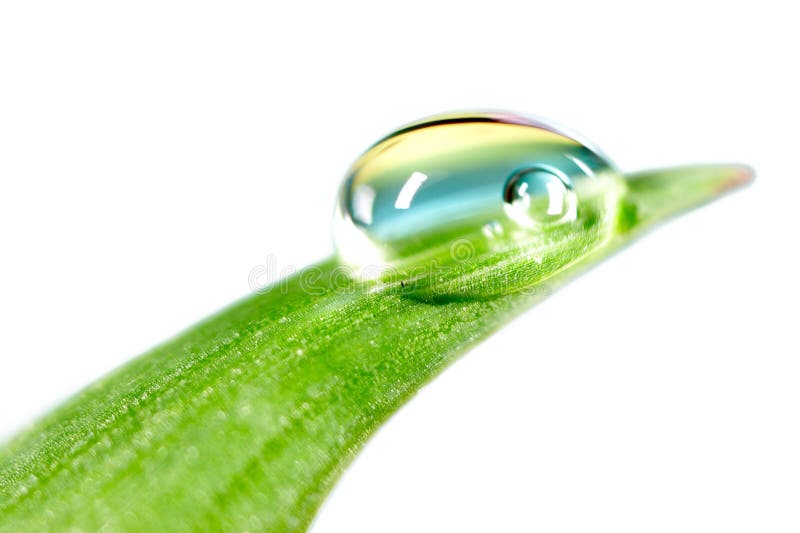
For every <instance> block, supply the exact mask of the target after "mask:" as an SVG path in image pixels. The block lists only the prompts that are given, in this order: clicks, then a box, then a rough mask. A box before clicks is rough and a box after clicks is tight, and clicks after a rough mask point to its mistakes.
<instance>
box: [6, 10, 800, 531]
mask: <svg viewBox="0 0 800 533" xmlns="http://www.w3.org/2000/svg"><path fill="white" fill-rule="evenodd" d="M734 4H735V5H734ZM782 6H786V7H782ZM791 10H792V8H791V7H790V3H788V2H781V3H778V2H769V1H762V2H738V3H737V2H707V3H703V2H698V1H693V2H686V3H682V2H668V3H659V4H658V5H650V3H645V2H631V3H628V4H626V3H622V2H591V3H589V2H587V3H586V4H576V3H571V2H547V3H531V2H525V3H519V4H515V5H511V4H506V3H504V2H498V1H492V2H481V3H477V4H474V5H471V4H468V3H466V2H459V3H453V4H447V5H445V4H439V3H435V2H431V1H428V2H422V3H416V2H397V3H391V4H389V3H379V2H372V3H368V4H365V5H364V6H356V5H350V4H346V3H343V2H327V3H325V4H320V5H313V4H310V3H306V2H295V3H290V2H275V3H266V2H254V3H239V2H218V3H210V2H186V3H178V2H132V3H131V2H128V3H110V2H96V3H85V2H53V3H52V4H49V5H46V4H41V3H38V2H4V3H3V4H2V7H0V237H1V239H2V240H1V241H0V242H1V243H2V248H0V250H1V251H0V328H1V329H0V435H2V436H3V437H8V436H9V435H10V434H11V433H12V432H14V431H15V430H17V429H18V428H20V427H21V426H22V425H23V424H24V423H25V422H27V421H29V420H30V419H32V418H33V417H35V416H36V415H38V414H41V413H42V412H44V411H46V410H47V409H49V408H51V407H52V406H53V405H54V404H56V403H57V402H59V401H61V400H63V399H64V398H65V397H67V396H68V395H70V394H71V393H73V392H74V391H76V390H77V389H79V388H81V387H82V386H84V385H86V384H87V383H89V382H90V381H92V380H94V379H95V378H97V377H98V376H100V375H102V374H103V373H105V372H107V371H109V370H110V369H112V368H114V367H116V366H118V365H120V364H121V363H123V362H124V361H127V360H128V359H130V358H131V357H133V356H135V355H137V354H138V353H140V352H142V351H144V350H145V349H147V348H149V347H151V346H152V345H154V344H156V343H158V342H160V341H162V340H164V339H166V338H168V337H169V336H171V335H173V334H175V333H176V332H178V331H179V330H181V329H182V328H184V327H186V326H188V325H190V324H192V323H193V322H195V321H196V320H198V319H200V318H202V317H204V316H206V315H207V314H209V313H210V312H213V311H215V310H217V309H219V308H220V307H222V306H224V305H226V304H228V303H229V302H231V301H233V300H235V299H237V298H239V297H241V296H243V295H245V294H247V293H248V290H249V289H248V274H249V273H250V271H251V270H252V269H253V268H254V267H256V266H257V265H259V264H264V262H265V261H266V258H267V256H268V254H273V256H274V257H276V258H277V261H278V266H279V267H283V266H290V265H293V266H302V265H305V264H308V263H309V262H312V261H314V260H316V259H319V258H322V257H324V256H326V255H328V254H329V253H330V251H331V245H330V235H329V227H330V215H331V211H332V205H333V198H334V195H335V191H336V188H337V186H338V181H339V179H340V177H341V175H342V173H343V172H344V170H345V169H346V167H347V165H348V164H349V163H350V161H351V160H352V159H353V158H355V157H356V156H357V155H358V154H359V153H360V152H361V151H362V150H363V149H364V148H365V147H366V146H368V145H369V144H370V143H371V142H373V141H374V140H375V139H376V138H377V137H378V136H380V135H382V134H384V133H386V132H387V131H388V130H390V129H392V128H393V127H395V126H397V125H399V124H401V123H403V122H407V121H409V120H413V119H416V118H419V117H421V116H425V115H428V114H431V113H435V112H439V111H443V110H451V109H463V108H476V107H477V108H487V107H488V108H501V109H510V110H516V111H520V112H525V113H530V114H534V115H538V116H543V117H548V118H551V119H554V120H556V121H558V122H559V123H561V124H565V125H567V126H569V127H571V128H572V129H574V130H577V131H579V132H582V133H583V134H584V135H586V136H587V137H589V138H590V139H592V140H593V141H594V142H596V143H597V145H599V146H600V147H601V148H602V149H603V150H605V151H606V152H607V153H608V154H610V155H611V156H612V158H614V159H615V161H616V162H617V163H618V164H619V165H620V166H621V167H622V168H623V169H625V170H634V169H639V168H643V167H650V166H660V165H671V164H681V163H690V162H701V161H704V162H705V161H707V162H715V161H740V162H744V163H749V164H751V165H753V166H754V167H755V168H756V169H757V171H758V179H757V182H756V183H755V184H754V185H753V186H752V187H750V188H748V189H746V190H744V191H742V192H739V193H736V194H735V195H732V196H729V197H726V198H724V199H723V200H721V201H720V202H718V203H716V204H713V205H710V206H708V207H706V208H704V209H703V210H701V211H698V212H696V213H693V214H690V215H688V216H686V217H684V218H681V219H679V220H677V221H674V222H672V223H670V224H669V225H666V226H664V227H662V228H661V229H659V230H657V231H656V232H654V233H652V234H650V235H648V236H647V237H646V238H644V239H642V240H641V241H639V242H638V243H636V244H635V245H634V246H632V247H631V248H629V249H628V250H625V251H624V252H623V253H621V254H619V255H617V256H615V257H613V258H611V259H610V260H608V261H607V262H606V263H604V264H603V265H601V266H600V267H599V268H597V269H595V270H593V271H591V272H589V273H588V274H587V275H585V276H584V277H582V278H581V279H579V280H578V281H576V282H575V283H573V284H571V285H570V286H568V287H567V288H566V289H564V290H562V291H561V292H559V293H558V294H556V295H555V296H554V297H553V298H552V299H550V300H549V301H547V302H546V303H545V304H543V305H541V306H539V307H537V308H535V309H533V310H532V311H530V312H529V313H527V314H526V315H524V316H522V317H521V318H519V319H518V320H516V321H515V322H514V323H512V324H511V325H509V326H508V327H506V328H505V329H503V330H502V331H501V332H500V333H498V334H497V335H495V336H494V337H492V338H491V339H489V340H488V341H487V342H485V343H484V344H482V345H481V346H480V347H479V348H477V349H475V350H473V351H472V352H470V353H469V354H467V355H466V356H465V357H464V358H463V359H462V360H460V361H459V362H458V363H457V364H455V365H454V366H453V367H452V368H450V369H449V370H447V371H446V372H445V373H444V375H442V376H441V377H440V378H439V379H437V380H436V381H435V382H434V383H433V384H432V385H430V386H429V387H427V388H425V389H424V390H423V391H422V392H421V393H420V394H419V395H418V396H417V398H416V399H414V400H413V401H412V402H411V403H410V404H409V405H408V406H407V407H406V408H404V409H403V410H402V411H401V412H400V413H399V414H398V415H397V416H395V417H394V418H393V419H392V420H391V421H390V422H389V423H388V424H387V425H386V426H385V427H384V428H383V429H382V430H381V431H380V432H379V433H378V435H377V436H376V437H375V438H374V439H373V440H372V441H371V442H370V443H369V444H368V446H367V447H366V449H365V450H364V453H363V454H362V455H361V457H360V458H359V459H358V460H357V461H356V462H355V463H354V465H353V466H352V468H350V469H349V470H348V471H347V473H346V474H345V476H344V478H343V479H342V481H341V483H340V484H339V485H338V487H337V489H336V490H335V491H334V493H333V494H332V496H331V497H330V498H329V500H328V501H327V502H326V504H325V506H324V508H323V510H322V512H321V513H320V515H319V517H318V520H317V522H316V524H315V531H317V532H337V531H348V532H354V531H365V532H366V531H408V530H415V531H598V530H603V531H615V532H619V531H637V532H639V531H676V530H680V531H704V532H705V531H797V530H798V529H800V507H798V501H800V426H799V424H800V422H799V420H800V417H799V416H798V415H800V412H799V411H800V360H798V358H799V357H800V350H798V343H797V334H796V327H797V319H798V312H797V308H796V306H797V300H798V296H800V294H798V292H799V291H798V285H797V267H798V264H797V260H796V259H795V255H796V247H797V246H798V237H797V231H798V229H799V228H798V222H797V216H796V214H795V209H796V206H797V205H798V194H800V187H798V181H799V178H800V177H799V176H798V172H797V165H796V158H797V156H798V146H797V141H798V133H797V132H798V129H797V127H798V126H797V125H798V120H800V111H799V109H800V104H798V97H799V95H800V83H798V79H797V52H798V50H800V38H798V31H797V29H796V23H797V18H796V15H792V14H791V13H790V11H791Z"/></svg>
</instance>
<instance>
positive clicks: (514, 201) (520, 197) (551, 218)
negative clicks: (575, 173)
mask: <svg viewBox="0 0 800 533" xmlns="http://www.w3.org/2000/svg"><path fill="white" fill-rule="evenodd" d="M503 200H504V201H505V206H504V207H505V211H506V214H507V215H508V216H509V218H511V219H512V220H514V221H515V222H517V223H518V224H519V225H520V226H523V227H526V228H533V227H535V226H537V225H542V224H556V223H562V222H565V221H568V220H574V219H575V217H576V216H577V199H576V197H575V193H574V192H573V191H572V185H571V184H570V182H569V178H567V177H566V176H564V175H562V174H561V173H560V172H559V171H557V170H555V169H549V168H543V167H530V168H525V169H522V170H519V171H517V172H515V173H514V174H513V175H512V176H511V177H510V178H509V180H508V182H507V183H506V186H505V192H504V193H503Z"/></svg>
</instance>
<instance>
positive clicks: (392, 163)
mask: <svg viewBox="0 0 800 533" xmlns="http://www.w3.org/2000/svg"><path fill="white" fill-rule="evenodd" d="M620 183H621V180H620V177H619V175H618V173H617V172H616V171H615V169H614V168H613V166H612V165H611V164H610V163H609V162H608V161H607V160H606V159H605V158H604V157H603V156H602V155H600V154H599V153H598V152H597V151H595V150H593V149H592V148H590V147H588V146H587V145H586V144H584V143H583V142H581V141H579V140H577V139H576V138H575V137H574V136H572V135H568V134H566V133H564V132H562V131H560V130H559V129H557V128H555V127H552V126H549V125H546V124H544V123H542V122H538V121H535V120H532V119H529V118H525V117H522V116H518V115H513V114H505V113H471V114H447V115H441V116H436V117H432V118H430V119H426V120H423V121H420V122H416V123H412V124H410V125H408V126H405V127H403V128H400V129H399V130H397V131H396V132H394V133H392V134H391V135H389V136H387V137H385V138H383V139H381V140H380V141H378V142H377V143H376V144H374V145H373V146H372V147H371V148H370V149H369V150H367V151H366V152H365V153H364V154H363V155H362V156H361V157H360V158H359V159H358V160H356V162H355V163H353V165H352V167H351V168H350V170H349V171H348V173H347V175H346V177H345V180H344V183H343V185H342V188H341V192H340V196H339V199H338V201H337V207H336V216H335V221H334V239H335V243H336V249H337V255H338V256H339V258H340V260H341V261H342V262H343V263H344V264H346V265H350V266H352V267H354V268H355V269H356V270H357V271H359V272H370V273H371V275H372V276H373V277H380V276H381V273H382V272H385V271H386V270H387V269H392V270H393V271H394V272H395V273H399V277H401V278H403V280H408V279H412V278H413V279H422V278H424V277H425V276H428V277H430V278H431V279H434V276H430V275H428V274H426V273H425V272H424V269H423V268H421V267H425V266H430V265H432V264H435V266H436V267H437V268H442V269H446V268H450V267H458V265H463V264H465V263H466V262H468V261H469V262H476V261H477V262H481V264H488V263H490V262H491V260H492V257H495V256H496V257H497V258H498V260H500V259H501V258H502V257H503V254H509V253H517V254H519V253H524V254H529V255H530V257H531V261H530V262H531V264H532V265H540V267H539V270H540V271H541V272H542V274H543V275H544V273H545V272H544V269H545V268H557V267H558V265H559V264H562V263H564V262H565V261H568V260H569V257H568V255H565V254H562V256H563V257H560V258H558V261H559V262H556V261H554V260H548V257H549V256H548V252H547V250H545V249H544V248H545V245H547V246H549V248H548V249H554V248H553V243H554V242H556V243H557V242H560V240H563V239H569V238H574V237H580V239H581V242H582V243H584V246H583V249H586V248H587V247H591V246H592V245H593V244H594V243H598V242H600V241H601V240H602V239H604V238H605V236H607V235H608V234H609V228H610V227H611V226H612V224H613V220H614V213H615V210H616V208H617V204H618V200H619V198H620V195H621V193H620V191H621V189H620ZM454 243H459V246H458V247H455V246H454ZM465 243H468V245H469V249H470V251H471V252H470V254H454V253H452V249H453V248H458V250H463V249H466V248H467V245H466V244H465ZM534 258H536V259H534ZM412 269H414V272H413V273H412ZM447 278H448V274H447V272H444V273H437V275H436V276H435V279H444V280H446V279H447Z"/></svg>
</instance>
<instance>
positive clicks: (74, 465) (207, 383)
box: [0, 166, 750, 531]
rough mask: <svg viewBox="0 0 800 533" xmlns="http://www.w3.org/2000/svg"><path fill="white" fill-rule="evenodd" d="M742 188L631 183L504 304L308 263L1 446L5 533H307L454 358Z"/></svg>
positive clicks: (0, 524) (519, 260)
mask: <svg viewBox="0 0 800 533" xmlns="http://www.w3.org/2000/svg"><path fill="white" fill-rule="evenodd" d="M749 176H750V172H749V170H748V169H746V168H742V167H733V166H731V167H688V168H685V169H673V170H665V171H653V172H648V173H641V174H637V175H634V176H631V177H629V179H628V194H627V196H626V199H625V203H624V207H623V209H622V210H621V213H620V219H619V224H618V226H619V230H618V232H617V233H616V235H615V236H614V237H613V238H612V239H611V240H610V241H609V242H607V243H606V244H605V245H604V246H603V247H602V248H601V249H599V250H595V251H593V252H591V253H589V254H588V255H585V256H584V257H582V258H580V259H579V260H578V261H577V262H576V263H574V264H572V266H571V267H569V268H568V269H565V270H562V271H560V272H558V273H557V274H555V275H553V276H551V277H549V278H547V279H544V280H542V281H540V282H539V283H538V284H536V285H535V286H534V287H531V288H530V290H525V291H519V292H514V293H512V294H506V295H503V296H495V297H491V298H488V297H487V298H485V299H482V298H470V299H468V300H450V301H448V300H447V299H446V298H439V299H435V300H433V301H431V300H430V299H427V298H418V297H414V294H413V293H411V294H410V293H409V291H408V289H407V288H405V287H401V286H400V284H399V283H391V284H386V285H381V286H376V285H374V284H355V283H347V282H343V279H342V277H341V272H338V271H337V270H336V266H337V265H336V262H335V261H334V260H333V259H331V260H328V261H325V262H323V263H320V264H318V265H313V266H311V267H308V268H307V269H305V270H304V271H302V272H300V273H298V274H296V275H294V276H293V277H291V278H290V279H288V280H284V281H283V282H281V283H279V284H277V285H276V286H274V287H272V288H271V290H269V291H268V292H266V293H265V294H259V295H254V296H252V297H249V298H247V299H245V300H243V301H241V302H239V303H237V304H235V305H233V306H232V307H230V308H228V309H226V310H224V311H222V312H220V313H218V314H217V315H215V316H212V317H211V318H209V319H207V320H206V321H204V322H202V323H200V324H198V325H197V326H195V327H193V328H191V329H190V330H188V331H186V332H185V333H182V334H181V335H179V336H178V337H176V338H175V339H173V340H171V341H169V342H167V343H165V344H164V345H162V346H160V347H158V348H156V349H155V350H153V351H151V352H150V353H147V354H145V355H143V356H141V357H139V358H138V359H136V360H134V361H132V362H131V363H129V364H127V365H125V366H124V367H122V368H120V369H119V370H117V371H115V372H113V373H112V374H111V375H109V376H107V377H105V378H103V379H102V380H100V381H98V382H97V383H96V384H94V385H92V386H91V387H89V388H87V389H86V390H84V391H83V392H81V393H80V394H78V395H77V396H75V397H74V398H73V399H72V400H71V401H69V402H68V403H67V404H65V405H63V406H61V407H60V408H58V409H57V410H56V411H54V412H53V413H52V414H50V415H49V416H47V417H46V418H44V419H43V420H41V421H39V422H38V423H37V424H35V425H34V426H33V427H32V428H31V429H29V430H27V431H25V432H24V433H23V434H21V435H19V436H18V437H17V438H15V439H14V440H12V441H11V442H10V443H8V444H6V445H5V446H4V447H2V448H0V530H3V531H40V530H65V529H67V528H69V527H77V528H80V529H82V530H99V529H103V530H104V531H106V530H108V531H114V530H159V531H160V530H170V531H182V530H196V529H202V530H208V529H220V528H221V529H228V530H237V531H244V530H251V531H259V530H268V531H285V530H288V531H291V530H302V529H304V528H306V527H307V526H308V524H309V523H310V521H311V519H312V518H313V516H314V513H315V511H316V509H317V508H318V506H319V505H320V503H321V502H322V499H323V498H324V496H325V495H326V494H327V492H328V490H329V489H330V487H331V486H332V484H333V482H334V481H335V480H336V479H337V477H338V476H339V474H340V473H341V471H342V469H343V468H344V467H345V466H346V465H347V463H348V462H349V461H350V460H351V459H352V457H353V456H354V454H355V453H356V452H357V451H358V450H359V448H360V447H361V446H362V444H363V443H364V441H365V440H366V439H367V438H368V437H369V435H370V434H371V433H372V432H373V431H374V430H375V428H376V427H378V426H379V425H380V424H381V423H382V422H383V421H384V420H385V419H386V418H387V417H389V416H390V415H391V414H392V413H393V412H394V411H396V410H397V409H398V408H399V407H400V406H401V405H402V404H403V403H404V402H405V401H406V400H407V399H408V398H409V397H410V396H411V395H413V394H414V392H415V391H417V390H418V389H419V388H420V387H421V386H422V385H423V384H425V383H426V382H428V381H429V380H430V379H432V378H433V377H434V376H435V375H436V374H438V373H439V372H441V370H442V369H443V368H444V367H445V366H446V365H448V364H449V363H450V362H452V361H453V360H454V359H455V358H456V357H457V356H458V355H460V354H462V353H463V352H464V351H465V350H467V349H468V348H469V347H470V346H471V345H473V344H474V343H476V342H478V341H480V340H481V339H483V338H485V337H486V336H487V335H489V334H490V333H491V332H493V331H495V330H496V329H497V328H499V327H500V326H501V325H502V324H503V323H505V322H507V321H508V320H509V319H510V318H512V317H514V316H515V315H517V314H519V313H520V312H522V311H524V310H525V309H527V308H529V307H530V306H531V305H533V304H535V303H536V302H538V301H540V300H541V299H542V298H544V297H546V296H547V295H548V294H549V293H550V292H552V291H553V290H554V289H556V288H557V287H558V286H560V285H561V284H562V283H564V282H566V281H568V280H569V279H570V278H571V277H572V276H574V275H575V274H576V273H578V272H580V271H582V270H584V269H585V268H586V267H588V266H590V265H591V264H593V263H595V262H596V261H598V260H599V259H601V258H603V257H605V256H606V255H608V254H610V253H612V252H613V251H615V250H617V249H619V248H620V247H621V246H623V245H625V244H626V243H628V242H629V241H630V240H631V239H632V238H634V237H635V236H636V235H637V234H638V233H639V232H640V231H641V230H643V229H645V228H647V227H648V226H650V225H651V224H653V223H655V222H658V221H660V220H662V219H664V218H665V217H668V216H670V215H672V214H675V213H677V212H679V211H682V210H685V209H688V208H690V207H692V206H695V205H698V204H700V203H704V202H706V201H708V200H710V199H712V198H714V197H716V196H718V195H719V194H720V193H721V192H722V191H723V190H725V189H727V188H729V187H732V186H734V185H738V184H740V183H743V182H745V181H747V180H748V179H749ZM572 251H574V250H565V253H571V252H572ZM523 252H524V251H523ZM514 257H515V258H516V259H514ZM514 257H512V258H510V259H509V260H506V261H503V262H500V263H495V266H494V267H493V268H504V269H508V270H509V271H514V270H515V269H517V270H523V271H524V269H525V265H526V264H528V263H529V262H530V259H529V258H527V257H526V256H525V254H524V253H520V254H519V255H517V256H514ZM463 276H464V279H469V282H470V283H474V282H475V281H476V280H475V279H474V278H475V272H463ZM470 276H471V277H470ZM478 277H480V276H478ZM455 281H457V280H453V279H450V280H448V282H455ZM477 281H478V282H479V281H480V280H479V279H478V280H477ZM494 293H495V291H494V290H488V289H487V294H494ZM6 408H8V406H7V407H6Z"/></svg>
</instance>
